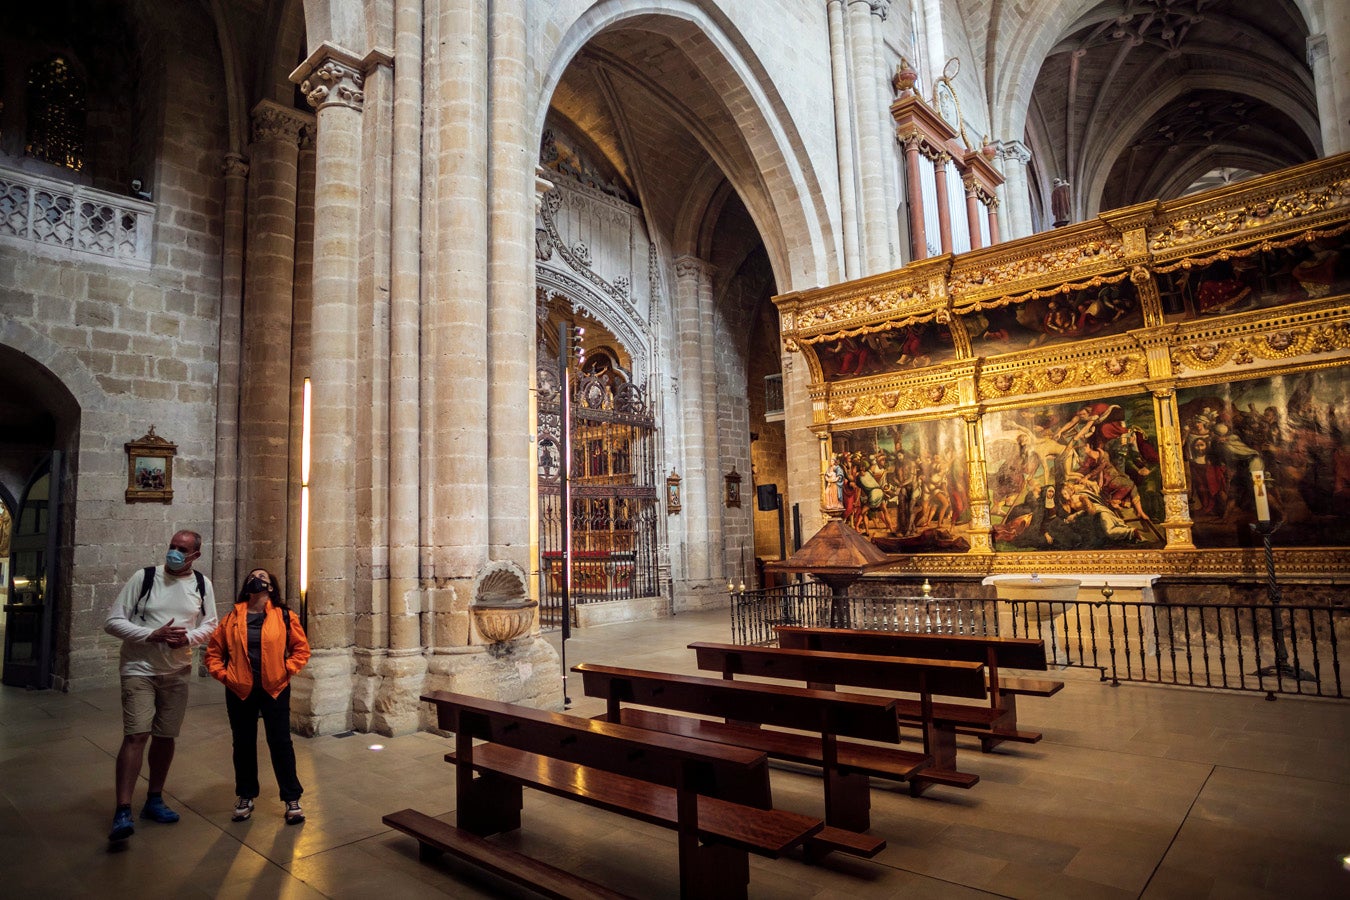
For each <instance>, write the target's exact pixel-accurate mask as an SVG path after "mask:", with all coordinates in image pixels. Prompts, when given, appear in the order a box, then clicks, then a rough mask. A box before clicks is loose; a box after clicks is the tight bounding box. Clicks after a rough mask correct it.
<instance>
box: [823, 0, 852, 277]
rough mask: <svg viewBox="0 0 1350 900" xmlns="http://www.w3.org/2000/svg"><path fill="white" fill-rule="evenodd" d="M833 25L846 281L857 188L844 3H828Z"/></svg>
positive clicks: (832, 63)
mask: <svg viewBox="0 0 1350 900" xmlns="http://www.w3.org/2000/svg"><path fill="white" fill-rule="evenodd" d="M825 10H826V15H827V16H828V19H829V24H830V81H831V84H832V85H833V87H834V149H835V156H836V157H837V158H838V161H839V220H840V231H841V232H843V241H844V278H845V279H846V280H849V279H853V278H857V277H858V275H859V271H858V184H857V181H856V180H855V179H856V175H855V172H854V169H853V166H854V163H855V159H854V153H855V151H854V149H853V116H852V112H851V110H852V106H851V104H850V103H849V96H848V71H849V70H848V47H847V44H846V42H845V39H844V2H843V0H827V2H826V4H825Z"/></svg>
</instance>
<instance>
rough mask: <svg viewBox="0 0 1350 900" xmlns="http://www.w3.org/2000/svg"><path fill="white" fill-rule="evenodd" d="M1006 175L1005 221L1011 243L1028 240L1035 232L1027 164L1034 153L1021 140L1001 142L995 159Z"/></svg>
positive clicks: (1004, 182) (1004, 193)
mask: <svg viewBox="0 0 1350 900" xmlns="http://www.w3.org/2000/svg"><path fill="white" fill-rule="evenodd" d="M995 159H996V160H997V163H998V169H999V172H1000V174H1002V175H1003V202H1004V204H1006V209H1005V211H1004V214H1003V217H1002V222H1003V224H1004V226H1005V227H1006V229H1007V232H1008V234H1007V238H1008V240H1015V239H1017V238H1020V237H1026V236H1027V235H1029V234H1031V233H1032V227H1031V193H1030V191H1029V190H1028V188H1027V165H1028V164H1029V163H1030V162H1031V151H1030V150H1028V149H1027V146H1026V144H1023V143H1022V142H1021V141H1000V142H999V144H998V156H997V157H995Z"/></svg>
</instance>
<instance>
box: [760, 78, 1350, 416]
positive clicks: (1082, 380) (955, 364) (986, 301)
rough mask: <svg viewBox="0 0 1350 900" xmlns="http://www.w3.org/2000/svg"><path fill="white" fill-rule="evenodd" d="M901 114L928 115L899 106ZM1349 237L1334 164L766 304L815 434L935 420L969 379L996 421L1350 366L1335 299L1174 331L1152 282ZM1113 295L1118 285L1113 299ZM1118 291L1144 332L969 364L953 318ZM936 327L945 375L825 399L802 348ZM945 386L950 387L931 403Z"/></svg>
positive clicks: (1349, 170)
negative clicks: (817, 426) (1013, 413)
mask: <svg viewBox="0 0 1350 900" xmlns="http://www.w3.org/2000/svg"><path fill="white" fill-rule="evenodd" d="M909 109H910V111H911V112H914V113H915V114H916V115H918V116H923V115H924V112H925V111H924V110H923V109H922V108H921V107H920V106H915V105H914V104H912V103H911V104H909ZM1347 232H1350V154H1342V155H1340V156H1337V157H1332V158H1330V159H1326V160H1319V161H1317V162H1315V163H1310V164H1308V165H1305V166H1300V167H1298V168H1295V169H1290V170H1285V171H1284V172H1281V173H1276V174H1272V175H1269V176H1263V177H1261V178H1256V179H1252V180H1250V181H1246V182H1242V183H1239V184H1237V185H1233V186H1230V187H1227V188H1223V189H1220V190H1218V191H1212V192H1208V193H1206V194H1202V195H1195V196H1192V197H1185V198H1181V199H1178V200H1173V201H1168V202H1165V203H1160V202H1149V203H1142V204H1137V205H1135V206H1132V207H1127V208H1124V209H1118V210H1111V211H1108V212H1105V213H1102V214H1101V215H1100V216H1099V217H1098V219H1097V220H1096V221H1093V222H1084V223H1079V224H1076V225H1070V226H1067V227H1064V228H1059V229H1055V230H1054V231H1052V232H1048V233H1044V234H1039V235H1033V236H1031V237H1028V238H1023V239H1020V240H1017V241H1012V242H1008V243H1004V244H999V245H995V246H993V247H987V248H983V249H980V250H976V251H973V252H970V253H964V254H961V255H959V256H954V257H953V256H941V257H934V258H930V259H926V260H922V261H920V262H917V263H913V264H910V265H907V266H905V267H903V268H901V269H898V270H895V271H893V272H887V273H884V274H880V275H874V276H870V277H868V278H865V279H859V280H857V281H853V282H847V283H843V284H838V285H832V286H829V287H823V288H814V289H811V290H806V291H799V292H795V293H791V294H786V295H783V296H780V297H777V298H775V303H776V304H777V306H778V308H779V312H780V317H781V318H780V320H781V325H782V334H783V339H784V343H785V345H786V346H787V348H788V349H789V350H796V349H803V350H805V351H806V353H805V354H804V355H805V356H806V357H807V358H808V360H809V361H810V362H809V365H810V370H811V379H812V382H813V385H812V391H811V393H812V397H813V400H814V401H815V415H816V417H817V419H816V420H817V421H818V422H820V421H824V422H825V423H827V424H841V423H843V422H854V423H856V422H859V421H871V420H872V419H874V418H877V417H897V416H902V417H903V416H906V415H910V416H912V414H913V413H915V412H919V411H925V412H926V413H927V415H928V416H929V417H932V416H941V415H944V414H946V412H947V411H949V410H950V409H951V407H952V405H953V404H956V403H959V402H961V401H960V398H959V395H960V393H961V389H960V388H958V383H959V382H960V379H959V378H958V376H957V375H956V374H955V373H956V372H957V371H958V370H960V371H966V372H969V375H968V379H967V381H966V383H965V384H966V388H967V389H968V391H969V397H968V399H969V400H970V401H971V402H976V403H980V404H989V405H991V406H1008V405H1013V404H1015V403H1017V402H1026V400H1027V399H1028V398H1029V397H1037V398H1038V399H1040V398H1045V397H1047V396H1053V397H1061V396H1064V395H1068V394H1074V393H1079V392H1081V393H1084V394H1086V393H1089V392H1097V393H1099V394H1101V393H1110V392H1119V391H1121V390H1131V389H1138V386H1139V385H1141V384H1143V383H1145V382H1157V381H1161V380H1172V381H1175V382H1180V383H1199V382H1205V381H1209V380H1214V379H1216V377H1217V376H1218V375H1220V374H1222V375H1226V376H1227V377H1236V376H1239V375H1241V376H1242V377H1254V376H1255V375H1259V374H1262V373H1269V374H1275V373H1276V372H1278V371H1290V370H1294V369H1296V368H1320V367H1324V366H1326V365H1329V364H1333V363H1334V362H1336V361H1343V360H1344V359H1346V358H1347V357H1348V356H1350V353H1348V352H1347V351H1350V312H1346V310H1347V309H1350V307H1348V306H1347V304H1346V298H1345V297H1344V296H1343V295H1342V296H1334V297H1329V298H1316V299H1308V300H1303V301H1299V302H1296V303H1292V304H1287V305H1281V306H1278V307H1274V308H1266V309H1256V310H1252V311H1248V312H1239V313H1226V314H1222V315H1212V316H1207V317H1204V318H1199V319H1190V320H1185V321H1178V320H1177V316H1176V313H1175V312H1170V313H1169V312H1167V311H1166V310H1164V308H1163V306H1162V305H1161V301H1160V297H1159V286H1160V284H1162V283H1163V281H1160V279H1159V276H1167V278H1170V279H1171V280H1170V281H1168V282H1167V284H1168V286H1169V290H1172V289H1174V287H1173V286H1174V284H1175V283H1176V280H1177V279H1178V278H1179V277H1180V276H1177V275H1173V274H1172V273H1176V272H1179V271H1180V270H1183V269H1195V270H1197V271H1198V270H1200V269H1202V268H1203V267H1204V266H1207V265H1210V264H1214V263H1220V262H1224V261H1235V262H1236V261H1237V260H1240V259H1247V258H1253V257H1255V255H1256V254H1261V253H1270V252H1272V251H1283V250H1286V249H1294V250H1297V249H1298V247H1299V246H1300V245H1304V244H1307V243H1310V242H1313V241H1322V240H1324V239H1330V238H1337V239H1338V240H1340V241H1342V242H1343V241H1344V235H1345V234H1346V233H1347ZM1126 279H1128V280H1129V282H1130V284H1123V282H1125V281H1126ZM1164 280H1166V279H1164ZM1116 284H1121V285H1122V289H1126V288H1130V287H1131V286H1132V287H1133V289H1134V290H1136V291H1137V294H1138V298H1139V306H1140V309H1141V310H1142V312H1143V327H1142V328H1137V329H1135V330H1133V331H1131V332H1129V333H1128V334H1117V335H1113V336H1105V337H1098V338H1091V339H1087V340H1081V341H1077V342H1075V343H1073V344H1072V345H1070V346H1063V345H1058V344H1053V343H1052V344H1046V345H1042V346H1039V347H1036V348H1031V349H1023V350H1019V351H1015V352H1012V353H1007V354H999V355H993V356H989V357H984V358H978V359H976V360H971V354H972V353H977V352H979V349H975V348H972V347H971V341H970V339H969V337H968V336H967V335H966V334H965V332H964V330H963V329H962V327H961V326H962V323H963V322H964V321H965V319H963V318H962V316H963V315H965V314H973V313H976V312H978V311H979V310H988V309H993V308H996V307H1004V306H1008V305H1011V304H1018V303H1023V302H1026V301H1030V300H1038V299H1042V298H1053V297H1054V296H1056V295H1066V294H1068V293H1071V292H1074V291H1085V290H1095V289H1097V288H1100V287H1103V286H1110V285H1116ZM1168 296H1169V297H1170V296H1172V295H1171V294H1169V295H1168ZM1169 302H1170V301H1169ZM934 322H936V323H939V324H944V325H948V326H950V328H951V331H952V337H953V341H954V344H955V349H956V351H957V358H956V359H955V360H953V361H949V362H946V363H944V364H940V365H937V366H934V367H932V368H931V369H921V370H913V369H911V370H906V371H903V372H894V373H886V374H884V375H876V376H869V377H868V378H857V379H846V380H844V381H842V382H835V383H831V384H825V383H822V382H823V379H824V377H825V376H824V372H823V371H822V369H821V367H820V364H819V361H818V360H816V359H815V354H814V352H813V350H814V348H813V347H812V345H819V344H821V343H823V342H826V341H834V340H838V339H840V338H845V337H856V336H858V335H864V334H871V333H877V332H882V331H887V330H892V329H899V328H902V327H904V326H906V325H910V324H927V323H934ZM981 346H983V345H981ZM972 362H974V363H976V365H974V366H973V367H972V366H971V363H972ZM1248 373H1251V375H1249V374H1248ZM942 384H946V385H948V387H947V388H945V389H944V390H943V393H942V395H941V396H940V397H938V396H937V393H936V392H937V390H938V386H939V385H942ZM869 395H871V396H869Z"/></svg>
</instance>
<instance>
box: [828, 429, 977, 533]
mask: <svg viewBox="0 0 1350 900" xmlns="http://www.w3.org/2000/svg"><path fill="white" fill-rule="evenodd" d="M966 471H967V470H966V452H965V426H964V424H962V423H961V422H960V421H958V420H955V419H947V420H943V421H940V422H915V423H908V424H903V425H890V426H886V427H882V428H867V429H861V430H858V431H849V432H843V433H840V434H836V435H835V438H834V454H833V456H832V457H831V460H830V465H829V471H828V472H827V473H826V486H827V488H828V490H829V494H830V495H829V496H828V497H827V499H828V500H829V501H830V505H831V506H833V507H834V508H835V509H842V510H843V515H844V521H845V522H847V523H848V524H849V525H852V526H853V528H854V529H856V530H857V531H858V532H859V533H860V534H862V535H864V536H865V537H867V538H868V539H869V540H871V541H872V543H874V544H876V545H877V547H879V548H880V549H881V550H883V551H885V552H886V553H964V552H965V551H967V550H969V549H970V540H969V531H970V490H969V483H968V481H967V475H966Z"/></svg>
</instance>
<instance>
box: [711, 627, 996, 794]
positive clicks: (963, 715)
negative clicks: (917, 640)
mask: <svg viewBox="0 0 1350 900" xmlns="http://www.w3.org/2000/svg"><path fill="white" fill-rule="evenodd" d="M689 649H691V650H693V651H694V653H695V655H696V656H697V660H698V667H699V668H700V669H703V670H705V671H714V672H721V673H722V677H723V678H726V679H732V678H733V677H735V676H736V675H748V676H751V677H757V678H780V679H784V680H788V681H805V682H806V683H807V686H808V687H814V688H824V689H826V690H833V689H834V687H835V686H836V685H841V684H842V685H848V686H849V687H864V688H875V689H879V690H886V691H901V692H908V693H914V694H918V695H919V699H918V700H905V699H897V700H896V702H895V704H896V705H895V708H896V712H897V715H898V716H899V718H900V719H901V720H902V721H906V720H915V721H918V722H920V723H921V726H922V728H923V750H924V753H926V754H927V755H928V756H930V757H932V759H933V763H932V765H931V766H929V767H928V768H926V769H923V770H921V771H919V772H917V773H915V774H914V775H913V776H912V777H911V778H910V780H909V790H910V793H911V794H914V795H915V796H918V795H919V794H922V793H923V792H924V791H925V790H927V789H928V787H930V786H931V785H934V784H945V785H948V786H951V787H959V788H970V787H974V786H975V784H976V783H978V782H979V780H980V776H978V775H975V774H973V773H970V772H961V771H959V770H958V769H957V768H956V729H957V728H958V727H961V726H970V727H979V728H986V729H987V728H988V727H989V723H991V722H992V721H994V720H995V719H996V718H998V716H999V715H1000V713H999V711H998V710H995V709H990V708H989V707H984V706H972V705H970V704H963V703H938V702H935V701H934V700H933V697H934V696H942V697H970V698H977V699H980V700H983V699H984V698H985V697H986V696H987V693H986V691H985V680H984V664H983V663H975V662H963V661H947V660H931V659H906V658H903V657H894V656H873V655H867V654H860V653H827V652H823V651H816V650H783V649H780V648H776V647H746V646H741V645H737V644H717V643H707V642H696V643H693V644H690V645H689Z"/></svg>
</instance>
